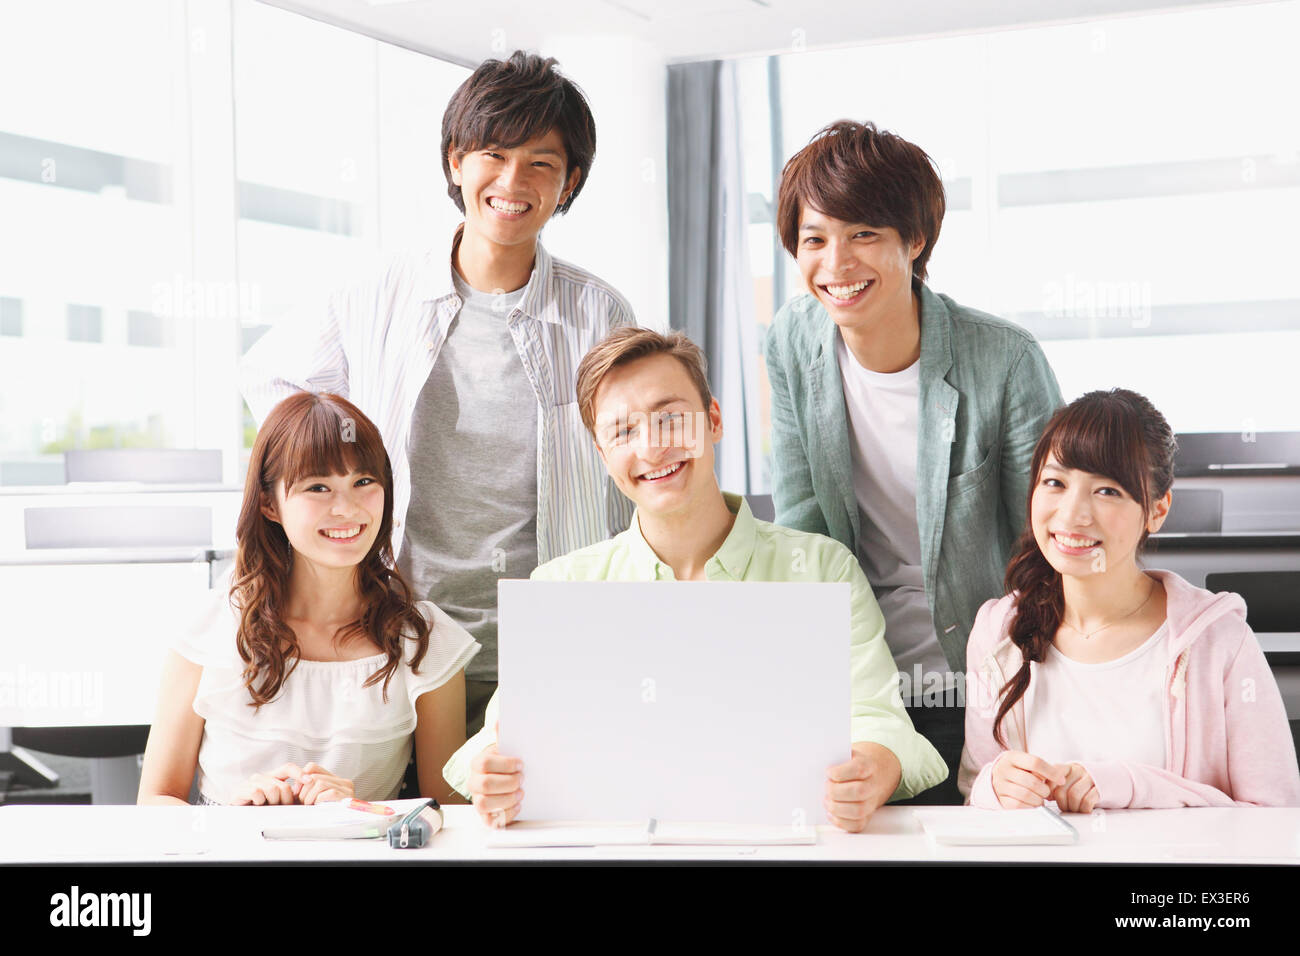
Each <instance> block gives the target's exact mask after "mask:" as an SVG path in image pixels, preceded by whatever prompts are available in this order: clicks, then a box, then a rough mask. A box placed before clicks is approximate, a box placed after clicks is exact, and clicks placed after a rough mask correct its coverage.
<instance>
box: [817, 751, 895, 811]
mask: <svg viewBox="0 0 1300 956" xmlns="http://www.w3.org/2000/svg"><path fill="white" fill-rule="evenodd" d="M902 776H903V767H902V765H901V764H900V763H899V762H898V757H896V756H895V755H894V752H893V751H892V750H890V749H889V748H888V747H882V746H881V745H880V744H872V743H856V744H854V745H853V757H852V759H851V760H849V762H848V763H842V764H836V765H835V766H834V767H831V768H829V769H828V770H827V771H826V799H825V801H823V802H824V805H825V807H826V815H827V816H828V817H829V818H830V821H831V823H833V824H835V825H836V826H837V827H839V828H840V829H841V830H847V831H848V832H849V833H859V832H861V831H862V830H863V829H864V828H865V827H866V825H867V820H868V819H870V817H871V815H872V814H873V813H875V812H876V811H877V810H878V809H880V807H881V805H882V804H884V802H885V801H886V800H888V799H889V798H890V797H891V796H893V793H894V791H895V790H897V789H898V782H899V781H900V780H901V779H902Z"/></svg>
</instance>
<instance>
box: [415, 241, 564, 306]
mask: <svg viewBox="0 0 1300 956" xmlns="http://www.w3.org/2000/svg"><path fill="white" fill-rule="evenodd" d="M464 234H465V224H464V223H461V224H460V225H459V226H457V227H456V234H455V236H454V237H453V238H452V240H451V254H450V255H449V256H447V258H445V259H443V258H440V257H439V256H438V255H437V254H436V253H433V252H431V253H429V255H428V256H426V257H425V260H424V266H423V269H422V271H421V275H420V299H421V300H422V301H424V302H436V303H438V305H439V307H441V306H442V304H443V303H444V302H446V303H449V304H450V305H451V306H452V308H453V310H455V309H459V308H460V306H461V299H460V296H459V295H458V294H457V292H456V282H455V280H454V279H453V278H452V274H453V272H454V271H455V268H456V267H455V266H454V265H452V262H453V261H454V259H455V257H456V250H457V249H458V248H459V247H460V240H461V236H463V235H464ZM551 271H552V268H551V254H550V253H549V252H547V251H546V249H545V248H543V246H542V242H541V240H540V239H539V240H538V241H537V246H536V252H535V254H534V258H533V272H532V275H530V276H529V277H528V284H527V285H525V286H524V294H523V296H522V297H521V298H520V300H519V304H518V305H517V306H516V307H515V311H517V312H519V313H522V314H523V315H526V316H528V317H529V318H531V319H543V320H545V321H548V322H559V321H560V316H559V315H558V314H557V313H556V312H555V310H554V309H547V308H546V302H547V301H548V299H549V300H551V301H553V300H554V297H553V296H549V295H548V294H547V292H548V290H549V289H550V286H551Z"/></svg>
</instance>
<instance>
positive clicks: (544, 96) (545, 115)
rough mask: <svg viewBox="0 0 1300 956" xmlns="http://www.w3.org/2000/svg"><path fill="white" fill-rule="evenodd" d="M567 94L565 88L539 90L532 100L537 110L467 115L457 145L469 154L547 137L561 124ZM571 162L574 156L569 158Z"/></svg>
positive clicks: (455, 143) (508, 147)
mask: <svg viewBox="0 0 1300 956" xmlns="http://www.w3.org/2000/svg"><path fill="white" fill-rule="evenodd" d="M564 102H565V95H564V91H563V90H562V89H555V90H545V91H543V90H538V91H537V95H536V96H535V98H534V100H533V103H534V104H535V106H536V109H533V110H528V111H526V112H525V111H520V110H517V109H512V110H501V111H491V110H484V111H483V112H481V113H474V114H471V115H470V116H468V117H466V119H465V121H464V123H463V124H462V125H461V126H460V128H459V129H457V130H456V133H455V135H456V139H455V142H454V144H453V145H454V146H455V148H456V150H457V151H458V152H463V153H468V152H472V151H473V150H476V149H484V148H485V147H488V146H500V147H501V148H502V149H513V148H514V147H516V146H522V145H523V144H524V143H526V142H528V141H529V140H530V139H534V138H535V137H538V136H545V135H546V134H547V133H549V132H550V131H551V130H552V129H555V128H557V127H560V126H561V122H560V121H561V119H562V118H563V117H564ZM567 159H568V161H569V162H570V163H572V161H573V158H572V157H567Z"/></svg>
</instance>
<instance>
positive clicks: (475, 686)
mask: <svg viewBox="0 0 1300 956" xmlns="http://www.w3.org/2000/svg"><path fill="white" fill-rule="evenodd" d="M554 67H555V61H554V60H553V59H543V58H541V57H539V56H535V55H532V54H525V53H523V52H522V51H519V52H516V53H514V54H513V55H512V56H511V57H510V58H509V60H506V61H501V60H487V61H485V62H484V63H483V64H482V65H481V66H479V68H478V69H477V70H475V71H474V73H473V74H472V75H471V76H470V77H469V79H467V80H466V81H465V82H464V83H463V84H462V85H461V87H460V88H459V89H458V90H457V91H456V93H455V94H454V95H453V96H452V98H451V101H450V103H449V104H448V106H447V110H446V113H445V114H444V116H443V123H442V164H443V172H444V174H445V175H446V177H447V184H448V193H449V195H450V196H451V199H452V201H453V202H455V203H456V205H457V207H458V208H459V209H460V210H461V211H462V212H463V213H464V214H465V222H464V225H463V226H461V227H460V228H459V229H458V230H457V231H456V234H455V236H454V237H453V238H452V241H451V247H450V255H448V250H447V248H446V247H443V248H442V249H437V250H434V251H431V252H429V253H427V254H423V255H416V256H404V257H401V258H397V259H394V260H393V261H392V262H391V264H390V265H389V267H388V268H387V270H386V271H385V272H384V273H383V274H382V275H379V276H377V277H375V278H374V279H373V280H371V281H368V282H365V283H363V284H361V285H360V286H358V287H355V288H351V289H347V290H341V291H339V292H336V293H335V294H334V295H333V296H332V297H331V299H330V305H329V308H328V309H327V310H325V312H324V313H323V314H311V315H302V316H298V317H295V319H293V320H291V321H289V322H282V323H280V324H278V325H277V326H276V327H275V328H273V329H272V330H271V331H269V332H268V333H267V334H266V335H265V336H263V338H262V339H261V340H260V341H259V342H258V343H257V344H256V345H255V346H254V347H253V348H252V349H251V350H250V351H249V353H248V355H247V356H246V357H245V359H244V363H243V366H242V368H241V382H242V390H243V393H244V397H245V399H246V400H247V401H248V404H249V407H250V408H251V409H252V411H253V414H254V416H255V417H256V418H257V420H258V421H259V422H260V421H261V420H262V419H263V418H265V416H266V414H267V413H268V412H269V411H270V409H271V408H272V406H274V404H275V403H276V402H277V401H279V400H280V399H281V398H283V397H285V396H286V395H288V394H290V393H291V392H292V391H293V390H295V389H312V390H315V391H325V392H334V393H336V394H340V395H343V396H346V397H347V398H349V399H350V400H351V401H352V402H354V403H355V404H356V405H357V406H358V407H359V408H361V409H362V410H363V411H364V412H365V413H366V414H367V415H368V416H370V418H371V419H372V420H374V422H375V423H376V424H377V425H378V426H379V428H380V430H381V432H382V433H383V436H384V444H385V445H386V447H387V449H388V454H389V457H390V458H391V459H392V464H393V498H394V501H393V505H394V507H393V519H394V521H393V524H394V527H393V535H392V539H393V550H394V553H395V554H396V556H397V563H398V566H399V568H400V569H401V570H402V572H403V574H404V575H405V577H406V580H407V581H408V582H409V583H410V584H411V585H412V586H413V588H414V590H415V593H416V596H417V598H419V599H428V600H431V601H433V602H434V603H435V604H437V605H438V606H439V607H441V608H442V609H443V610H444V611H446V612H447V613H448V614H449V615H450V616H451V617H452V618H453V619H455V620H456V621H457V622H458V623H460V624H461V625H462V626H464V627H465V628H466V629H467V630H468V631H469V632H470V634H471V635H473V637H474V638H475V640H477V641H478V642H479V643H480V644H481V645H483V650H482V652H480V653H479V655H478V656H477V657H476V658H475V659H474V660H473V661H471V662H470V664H469V666H468V667H467V668H466V695H465V696H466V724H467V730H468V732H469V733H471V734H472V733H474V732H476V731H477V730H478V729H479V727H480V726H481V725H482V721H483V709H484V707H485V706H486V704H487V701H488V699H489V697H490V696H491V694H492V692H493V690H495V688H496V679H497V672H496V657H497V655H496V631H497V599H496V594H497V587H496V585H497V581H498V580H499V579H500V578H503V577H510V578H520V577H526V576H528V575H529V574H530V573H531V572H532V570H533V569H534V568H535V567H537V565H538V564H541V563H544V562H546V561H549V560H551V559H552V558H554V557H557V556H559V555H562V554H565V553H567V552H569V551H572V550H574V549H575V548H581V547H585V546H587V545H590V544H592V543H594V542H597V541H600V540H603V539H605V538H607V537H608V536H610V535H612V534H617V533H618V532H620V531H622V530H623V529H625V528H626V527H627V523H628V521H629V520H630V517H631V514H632V506H631V504H630V503H629V502H628V501H627V499H626V498H624V497H623V496H622V494H620V493H619V491H618V490H617V489H616V487H615V486H614V485H613V484H612V483H611V482H610V480H609V478H608V476H607V474H606V472H605V469H604V467H603V466H602V464H601V461H600V458H599V457H598V456H597V454H596V452H595V450H594V449H593V448H592V446H591V443H590V441H588V440H587V436H586V428H585V427H584V425H583V423H582V417H581V415H580V413H579V411H578V407H577V402H576V401H575V398H576V396H575V390H574V376H575V374H576V370H577V367H578V363H579V361H580V360H581V359H582V356H583V355H585V354H586V353H587V351H588V350H589V349H590V348H591V347H592V346H593V345H595V344H596V343H597V342H599V341H600V340H601V339H602V338H604V337H605V335H606V334H607V333H609V332H610V331H611V330H612V329H614V328H617V327H619V326H624V325H634V324H635V319H634V317H633V315H632V310H631V308H630V306H629V305H628V304H627V301H626V300H625V299H624V298H623V297H622V296H621V295H620V294H619V293H618V292H617V291H616V290H614V289H613V288H612V287H610V286H609V285H608V284H606V283H605V282H602V281H601V280H600V279H598V278H596V277H595V276H593V275H591V274H590V273H588V272H585V271H583V270H582V269H579V268H578V267H576V266H573V265H570V264H568V263H566V262H562V261H560V260H558V259H554V258H552V257H551V256H550V255H549V254H548V253H547V252H546V250H545V249H544V248H542V245H541V243H540V242H539V241H538V236H539V234H540V232H541V230H542V228H543V227H544V226H545V225H546V223H547V222H548V221H549V220H550V218H551V216H552V215H554V214H555V213H557V212H561V213H562V212H567V211H568V210H569V208H570V207H571V206H572V204H573V201H574V199H575V198H576V197H577V195H578V193H579V192H580V191H581V189H582V187H583V185H584V184H585V182H586V179H587V173H588V171H589V170H590V168H591V162H592V158H593V156H594V154H595V149H596V126H595V122H594V120H593V118H592V115H591V111H590V109H589V107H588V105H587V102H586V100H585V98H584V97H583V95H582V93H581V91H580V90H579V89H578V88H577V87H576V86H575V85H574V84H573V83H572V82H571V81H570V80H568V79H567V78H566V77H564V76H563V75H562V74H561V73H559V71H558V70H556V69H555V68H554Z"/></svg>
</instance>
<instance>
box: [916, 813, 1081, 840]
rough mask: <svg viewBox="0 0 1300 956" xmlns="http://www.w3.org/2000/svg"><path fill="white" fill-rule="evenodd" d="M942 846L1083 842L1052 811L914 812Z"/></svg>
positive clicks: (928, 833) (1067, 824)
mask: <svg viewBox="0 0 1300 956" xmlns="http://www.w3.org/2000/svg"><path fill="white" fill-rule="evenodd" d="M912 815H913V816H914V817H916V819H917V821H918V822H919V823H920V824H921V827H922V828H923V829H924V830H925V835H926V836H927V837H929V838H930V840H931V841H932V842H934V843H936V844H938V845H940V846H1036V845H1050V844H1065V843H1077V842H1079V831H1078V830H1076V829H1075V828H1074V827H1073V826H1071V825H1070V824H1069V823H1067V822H1066V821H1065V820H1064V819H1063V818H1062V817H1061V815H1060V814H1059V813H1057V812H1056V811H1055V810H1053V809H1051V808H1050V807H1035V808H1034V809H1032V810H981V809H978V808H975V807H966V808H963V809H961V810H957V811H955V812H954V811H952V810H945V811H935V810H914V811H912Z"/></svg>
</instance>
